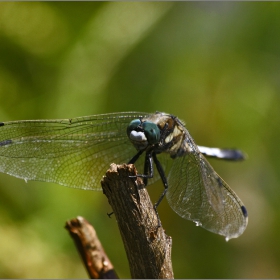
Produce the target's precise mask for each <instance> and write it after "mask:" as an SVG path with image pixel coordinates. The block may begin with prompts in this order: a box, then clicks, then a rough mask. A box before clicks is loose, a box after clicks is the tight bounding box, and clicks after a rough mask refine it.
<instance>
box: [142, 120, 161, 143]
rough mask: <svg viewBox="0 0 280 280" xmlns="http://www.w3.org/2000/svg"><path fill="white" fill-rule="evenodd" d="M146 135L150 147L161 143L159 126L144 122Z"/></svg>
mask: <svg viewBox="0 0 280 280" xmlns="http://www.w3.org/2000/svg"><path fill="white" fill-rule="evenodd" d="M142 126H143V129H144V133H145V135H146V137H147V139H148V142H149V144H150V145H153V144H156V143H158V142H159V138H160V130H159V128H158V126H157V125H156V124H155V123H153V122H148V121H147V122H143V124H142Z"/></svg>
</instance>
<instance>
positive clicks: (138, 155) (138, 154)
mask: <svg viewBox="0 0 280 280" xmlns="http://www.w3.org/2000/svg"><path fill="white" fill-rule="evenodd" d="M142 154H143V150H141V151H139V152H138V153H137V154H136V155H135V156H134V157H133V158H132V159H131V160H130V161H129V162H128V164H134V163H135V162H136V161H137V159H138V158H139V157H140V156H141V155H142Z"/></svg>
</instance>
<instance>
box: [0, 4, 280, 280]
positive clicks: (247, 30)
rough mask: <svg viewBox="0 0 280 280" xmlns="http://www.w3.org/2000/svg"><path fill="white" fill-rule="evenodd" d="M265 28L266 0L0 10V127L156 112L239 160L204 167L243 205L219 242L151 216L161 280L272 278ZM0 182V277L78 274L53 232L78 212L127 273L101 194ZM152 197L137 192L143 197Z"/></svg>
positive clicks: (272, 12) (167, 212)
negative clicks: (164, 269) (232, 233)
mask: <svg viewBox="0 0 280 280" xmlns="http://www.w3.org/2000/svg"><path fill="white" fill-rule="evenodd" d="M279 32H280V3H277V2H267V3H265V2H254V3H252V2H248V3H242V2H181V3H180V2H177V3H171V2H134V3H133V2H30V3H25V2H16V3H15V2H11V3H8V2H7V3H3V2H1V3H0V40H1V43H0V119H1V120H2V121H9V120H17V119H40V118H71V117H78V116H83V115H91V114H99V113H108V112H118V111H134V110H136V111H147V112H154V111H156V110H158V111H164V112H168V113H172V114H175V115H177V116H178V117H179V118H181V119H183V120H185V122H186V127H187V128H188V130H189V131H190V133H191V135H192V136H193V137H194V139H195V141H196V142H197V143H198V144H200V145H205V146H214V147H215V146H217V147H238V148H240V149H242V150H243V151H245V152H246V153H247V154H248V160H247V161H245V162H242V163H228V162H219V161H217V160H216V161H215V160H211V164H212V165H213V166H214V168H215V169H216V170H217V172H218V173H219V174H220V175H221V176H222V177H223V178H224V179H225V180H226V182H228V183H229V185H230V186H231V187H232V188H233V189H234V190H235V191H236V192H237V193H238V195H239V197H240V198H241V199H242V201H243V202H244V204H245V205H246V207H247V209H248V212H249V224H248V228H247V230H246V231H245V233H244V234H243V235H242V236H241V237H239V238H238V239H234V240H231V241H230V242H225V240H224V239H223V238H222V237H220V236H218V235H215V234H212V233H209V232H207V231H205V230H203V229H202V228H199V227H195V226H194V224H193V223H191V222H189V221H185V220H183V219H181V218H180V217H179V216H177V215H176V214H175V213H174V212H173V211H172V210H171V209H170V208H169V206H168V204H167V202H166V201H165V200H164V201H163V203H162V205H161V206H160V209H159V212H160V216H161V219H162V223H163V225H164V228H165V230H166V233H167V234H168V235H170V236H172V238H173V250H172V260H173V266H174V274H175V277H176V278H182V277H184V278H186V277H188V278H279V277H280V268H279V261H280V242H279V241H278V239H279V235H280V226H279V218H278V217H280V207H279V199H280V187H279V183H278V182H279V180H280V178H279V177H280V166H279V158H280V149H279V147H278V145H279V142H278V141H279V136H280V133H279V121H280V113H279V111H280V106H279V105H280V102H279V101H280V99H279V92H280V82H279V81H280V79H279V76H278V75H279V73H280V36H279V34H278V33H279ZM109 164H110V163H109V162H108V167H109ZM0 175H1V176H0V179H1V180H0V221H1V223H0V248H1V250H0V277H1V278H11V277H12V278H17V277H21V278H41V277H43V278H70V277H71V278H75V277H79V278H81V277H87V275H86V272H85V271H84V268H83V266H82V264H81V262H80V260H79V257H78V254H77V253H76V251H75V248H74V245H73V243H72V241H71V239H70V238H69V236H68V234H67V232H66V231H65V230H64V229H63V226H64V223H65V221H66V220H67V219H70V218H73V217H76V216H78V215H83V216H84V217H85V218H87V219H88V220H89V221H90V222H91V223H92V224H93V225H94V226H95V227H96V230H97V233H98V234H99V236H100V239H101V241H102V242H103V244H104V247H105V250H106V251H107V253H108V255H109V256H110V258H111V260H112V261H113V263H114V265H115V268H116V270H117V272H118V273H119V275H120V277H123V278H125V277H126V278H128V277H130V275H129V268H128V264H127V261H126V256H125V252H124V249H123V245H122V242H121V238H120V235H119V232H118V228H117V224H116V222H115V220H114V219H108V218H107V216H106V212H110V206H109V204H108V202H107V200H106V199H105V197H104V195H103V194H102V193H101V192H100V193H97V192H88V191H81V190H75V189H68V188H64V187H61V186H58V185H55V184H47V183H40V182H28V184H26V183H25V182H24V181H22V180H19V179H16V178H12V177H10V176H8V175H5V174H0ZM161 190H162V185H161V184H160V183H159V184H156V185H155V186H154V187H150V188H149V192H150V193H151V196H152V198H153V199H154V200H156V199H157V197H158V195H159V193H160V191H161Z"/></svg>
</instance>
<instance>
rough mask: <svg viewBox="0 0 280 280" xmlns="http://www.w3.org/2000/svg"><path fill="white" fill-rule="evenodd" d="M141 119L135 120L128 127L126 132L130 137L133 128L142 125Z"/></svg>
mask: <svg viewBox="0 0 280 280" xmlns="http://www.w3.org/2000/svg"><path fill="white" fill-rule="evenodd" d="M140 124H141V121H140V120H139V119H136V120H133V121H132V122H131V123H130V124H129V126H128V127H127V130H126V133H127V136H128V137H130V134H131V132H132V131H133V130H137V128H138V127H139V126H140Z"/></svg>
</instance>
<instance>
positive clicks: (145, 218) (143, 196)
mask: <svg viewBox="0 0 280 280" xmlns="http://www.w3.org/2000/svg"><path fill="white" fill-rule="evenodd" d="M136 174H137V171H136V169H135V167H134V165H132V164H129V165H127V164H123V165H116V164H112V165H111V167H110V169H109V170H108V171H107V173H106V176H105V177H104V178H103V179H102V181H101V185H102V188H103V192H104V194H105V195H106V196H107V198H108V201H109V203H110V205H111V206H112V209H113V211H114V215H115V217H116V219H117V222H118V226H119V230H120V233H121V236H122V240H123V243H124V247H125V251H126V254H127V258H128V262H129V266H130V272H131V277H132V278H151V279H156V278H157V279H165V278H169V279H170V278H173V270H172V263H171V244H172V239H171V237H169V236H167V235H166V234H165V232H164V230H163V228H162V227H158V218H157V215H156V212H155V210H154V208H153V204H152V202H151V200H150V197H149V194H148V192H147V190H146V188H145V185H144V184H143V181H142V180H141V179H140V178H139V177H136ZM129 176H134V177H133V178H131V177H129Z"/></svg>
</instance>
